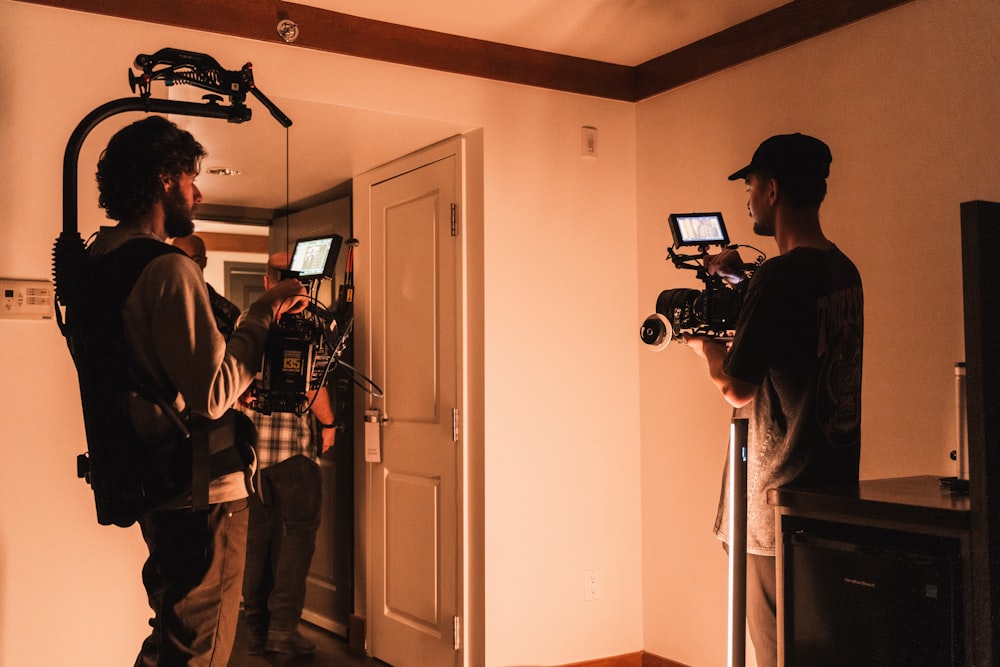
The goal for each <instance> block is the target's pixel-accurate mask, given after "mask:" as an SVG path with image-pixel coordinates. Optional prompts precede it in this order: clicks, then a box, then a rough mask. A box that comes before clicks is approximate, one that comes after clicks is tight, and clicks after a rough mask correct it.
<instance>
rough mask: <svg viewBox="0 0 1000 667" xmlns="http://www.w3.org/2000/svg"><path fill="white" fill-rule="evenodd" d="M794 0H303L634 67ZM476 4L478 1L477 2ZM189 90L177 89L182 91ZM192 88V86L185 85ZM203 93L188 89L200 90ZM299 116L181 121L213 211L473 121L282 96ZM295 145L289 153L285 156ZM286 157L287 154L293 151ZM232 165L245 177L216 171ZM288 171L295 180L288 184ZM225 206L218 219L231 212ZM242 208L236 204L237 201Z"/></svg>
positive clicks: (287, 197)
mask: <svg viewBox="0 0 1000 667" xmlns="http://www.w3.org/2000/svg"><path fill="white" fill-rule="evenodd" d="M785 2H787V0H569V1H567V0H478V1H477V2H476V3H475V4H474V5H473V6H474V7H475V9H474V10H472V9H469V8H468V6H463V7H460V10H456V4H455V2H454V0H421V1H420V2H401V1H400V0H300V3H299V4H303V5H308V6H312V7H316V8H318V9H322V10H326V11H334V12H341V13H344V14H349V15H352V16H358V17H362V18H365V19H372V20H375V21H384V22H388V23H392V24H395V25H403V26H407V27H411V28H420V29H424V30H433V31H436V32H442V33H447V34H453V35H459V36H462V37H469V38H473V39H478V40H484V41H489V42H497V43H502V44H509V45H511V46H517V47H521V48H527V49H535V50H540V51H545V52H548V53H557V54H561V55H567V56H573V57H578V58H586V59H590V60H597V61H602V62H609V63H615V64H619V65H627V66H634V65H638V64H640V63H643V62H646V61H648V60H651V59H653V58H655V57H657V56H659V55H662V54H663V53H666V52H669V51H673V50H675V49H677V48H679V47H681V46H684V45H685V44H688V43H691V42H695V41H697V40H699V39H702V38H704V37H706V36H708V35H712V34H714V33H717V32H720V31H722V30H724V29H725V28H728V27H730V26H733V25H736V24H739V23H741V22H743V21H746V20H747V19H750V18H752V17H753V16H756V15H758V14H762V13H764V12H766V11H768V10H770V9H773V8H775V7H777V6H779V5H781V4H784V3H785ZM471 4H472V3H470V5H471ZM178 90H179V89H175V91H178ZM182 94H183V93H182ZM200 95H201V92H200V91H195V92H194V93H193V94H191V95H188V97H189V98H190V99H194V100H196V99H198V98H199V97H200ZM273 101H274V102H275V103H276V104H277V106H278V107H279V108H280V109H281V110H282V111H283V112H284V113H285V114H286V115H287V116H289V117H290V118H291V119H292V120H293V125H292V127H291V128H290V129H289V130H288V131H287V141H288V147H287V151H286V147H285V141H286V131H285V129H284V128H282V127H281V126H280V125H279V124H278V123H277V122H273V121H272V119H271V118H270V117H269V116H266V115H264V109H262V108H260V107H259V105H256V104H255V102H254V101H253V100H252V98H251V100H250V102H249V104H250V105H251V107H254V106H256V107H257V108H256V109H255V113H256V114H257V115H256V117H255V120H254V121H253V122H254V125H255V126H256V127H255V128H254V133H253V137H254V141H253V142H250V143H248V142H247V141H246V131H245V128H243V127H241V126H238V125H237V126H233V125H229V124H226V123H221V122H219V121H217V120H210V119H200V118H185V119H179V120H178V122H180V123H181V124H182V125H184V126H186V127H187V128H188V129H189V130H190V131H191V132H192V133H193V134H194V135H195V136H196V137H198V138H199V139H200V140H201V141H202V143H204V144H205V145H206V148H207V150H208V152H209V157H208V158H207V159H206V161H205V164H204V165H203V169H202V176H201V177H200V178H199V180H198V185H199V187H200V188H201V189H202V191H203V194H204V197H205V201H206V203H209V204H212V206H206V207H204V209H206V210H210V211H213V212H215V211H218V207H220V206H221V207H227V208H228V207H237V206H238V207H251V208H260V209H272V210H273V209H283V208H285V206H286V203H287V204H289V205H291V208H292V209H296V208H299V207H300V206H301V202H302V201H303V200H308V199H310V198H314V197H315V196H316V195H317V194H318V193H323V192H325V191H328V190H329V189H330V188H331V187H333V186H336V185H339V184H341V183H343V182H345V181H348V180H349V179H351V178H352V177H353V176H354V175H356V174H358V173H362V172H363V171H365V170H368V169H371V168H373V167H376V166H379V165H381V164H384V163H386V162H388V161H391V160H392V159H394V158H396V157H399V156H402V155H405V154H407V153H410V152H412V151H415V150H418V149H419V148H422V147H424V146H427V145H429V144H431V143H434V142H436V141H440V140H442V139H445V138H447V137H449V136H453V135H455V134H457V133H460V132H464V131H467V130H468V129H471V128H465V127H461V126H456V125H454V124H449V123H443V122H436V121H432V120H427V119H419V118H413V117H409V116H397V115H393V114H385V113H377V112H372V111H362V110H358V109H350V108H346V107H334V106H330V105H324V104H317V103H311V102H303V101H301V100H289V99H274V100H273ZM286 152H287V155H286ZM286 157H287V160H286ZM214 167H232V168H237V169H239V170H240V171H241V174H240V175H239V176H215V175H212V174H210V173H209V170H210V169H212V168H214ZM286 170H287V176H288V178H287V182H286ZM226 213H229V212H223V215H221V216H216V217H227V216H226ZM232 213H238V211H233V212H232Z"/></svg>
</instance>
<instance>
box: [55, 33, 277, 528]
mask: <svg viewBox="0 0 1000 667" xmlns="http://www.w3.org/2000/svg"><path fill="white" fill-rule="evenodd" d="M135 67H136V68H138V69H139V70H141V74H139V75H135V74H134V73H133V72H132V71H131V70H130V71H129V83H130V85H131V88H132V91H133V92H135V91H136V89H138V91H139V96H138V97H131V98H121V99H117V100H113V101H111V102H108V103H106V104H104V105H102V106H99V107H97V108H96V109H94V110H93V111H91V112H90V113H89V114H87V115H86V116H85V117H84V118H83V120H81V121H80V122H79V123H78V124H77V126H76V128H75V129H74V130H73V133H72V134H71V135H70V138H69V141H68V143H67V145H66V151H65V153H64V156H63V202H62V212H63V225H62V227H63V228H62V233H61V234H60V235H59V237H58V238H57V239H56V241H55V246H54V249H53V266H52V272H53V283H54V286H55V295H56V309H55V318H56V322H57V324H58V325H59V331H60V333H62V335H63V336H64V337H65V338H66V345H67V347H68V348H69V352H70V356H71V357H72V358H73V364H74V366H75V367H76V370H77V376H78V380H79V384H80V397H81V403H82V407H83V418H84V426H85V429H86V436H87V449H88V451H87V453H86V454H81V455H80V456H78V457H77V475H78V476H79V477H82V478H84V479H86V481H87V482H88V483H89V484H90V485H91V487H92V489H93V491H94V500H95V504H96V507H97V519H98V522H99V523H101V524H104V525H109V524H115V525H119V526H128V525H131V524H132V523H134V522H135V520H136V518H137V517H138V515H139V514H141V513H142V512H143V511H145V510H146V509H148V508H149V507H152V506H153V505H154V504H155V503H156V502H158V501H160V500H163V499H164V496H163V494H165V493H169V494H176V493H179V490H180V489H181V488H182V486H183V478H184V475H183V474H181V471H180V470H179V469H175V468H176V466H174V467H172V468H171V470H170V473H169V474H166V475H165V474H163V470H161V469H159V468H158V471H159V472H158V473H157V474H156V475H147V474H146V473H147V472H148V470H147V466H148V464H149V461H150V459H151V458H152V457H153V456H161V455H162V456H169V457H171V460H172V461H174V462H176V461H178V460H181V459H178V458H177V456H176V455H177V454H178V453H179V452H180V453H184V452H186V454H185V455H186V456H188V458H189V459H190V464H189V465H188V468H189V473H188V475H189V476H188V478H187V479H188V480H189V488H190V489H191V493H192V498H193V500H194V502H195V503H196V504H201V503H203V502H206V503H207V493H208V480H207V475H208V473H209V471H210V469H211V467H212V465H214V464H212V463H211V461H210V458H211V456H214V455H215V454H213V453H212V449H211V447H212V445H210V444H209V441H210V440H211V437H210V436H209V431H210V430H211V429H214V428H216V427H217V426H219V425H220V424H221V427H222V428H230V427H233V420H231V419H227V418H223V419H221V420H216V422H214V423H213V425H211V426H208V427H205V426H204V425H202V424H201V422H200V421H199V422H198V423H197V424H196V419H195V418H194V417H192V416H185V415H182V414H181V413H179V412H178V411H177V410H176V408H174V406H173V404H172V403H170V402H169V401H168V400H167V399H166V398H165V397H164V396H161V395H160V392H159V391H154V390H152V389H151V387H150V385H149V383H148V382H147V381H146V378H144V377H142V373H140V372H139V371H138V369H137V368H135V367H133V364H131V363H130V362H129V361H128V360H127V359H126V360H124V361H123V360H122V359H121V355H120V354H118V351H120V350H121V349H122V345H120V344H116V343H115V341H116V339H115V338H114V336H110V337H109V336H108V335H107V333H108V332H107V330H106V329H105V328H102V327H99V326H97V325H96V324H95V322H96V321H97V320H100V319H101V317H100V314H101V313H102V312H104V310H103V308H104V306H105V305H107V304H104V303H103V302H101V290H99V289H95V288H94V287H93V286H92V281H91V280H90V276H91V272H92V269H93V267H92V266H90V262H88V248H87V244H86V243H84V241H83V238H82V237H81V236H80V232H79V228H78V211H77V207H78V200H77V194H78V193H77V182H78V170H79V165H78V162H79V158H80V150H81V147H82V146H83V142H84V140H85V139H86V138H87V136H88V135H89V134H90V132H91V130H93V129H94V127H96V126H97V125H98V124H99V123H100V122H101V121H103V120H106V119H107V118H109V117H111V116H113V115H115V114H119V113H123V112H126V111H141V112H147V113H148V112H155V113H161V114H174V115H184V116H200V117H206V118H220V119H223V118H224V119H226V120H227V121H229V122H231V123H243V122H246V121H248V120H250V117H251V110H250V109H249V108H247V106H246V104H245V102H246V97H247V95H248V94H250V95H253V96H254V97H255V98H256V99H257V100H259V101H260V102H261V103H262V104H263V105H264V106H265V107H266V108H267V109H268V110H269V111H270V112H271V115H272V116H274V118H275V119H277V121H278V122H279V123H280V124H281V125H283V126H284V127H289V126H290V125H291V124H292V121H291V120H289V119H288V117H287V116H285V114H283V113H282V112H281V111H280V110H279V109H278V108H277V106H275V105H274V104H273V103H272V102H271V101H270V100H268V99H267V98H266V97H265V96H264V95H263V93H261V92H260V91H259V90H258V89H257V87H256V85H255V84H254V81H253V73H252V70H251V65H250V63H247V64H246V65H244V66H243V68H242V69H240V70H236V71H229V70H225V69H223V68H222V67H221V66H220V65H219V63H218V62H216V61H215V59H213V58H211V57H209V56H206V55H204V54H200V53H190V52H187V51H180V50H177V49H161V50H160V51H157V52H156V53H154V54H153V55H143V54H140V55H139V56H137V57H136V59H135ZM153 81H164V82H165V83H166V85H174V84H184V83H186V84H190V85H194V86H197V87H199V88H203V89H205V90H208V91H210V93H211V94H209V95H206V96H205V97H204V99H205V100H206V102H205V103H204V104H198V103H195V102H184V101H178V100H166V99H155V98H152V97H150V88H151V84H152V82H153ZM223 97H228V98H229V102H230V104H229V105H225V104H221V102H222V100H223ZM157 245H159V244H157ZM144 252H145V251H143V252H139V253H135V254H136V256H137V258H138V259H142V260H144V261H148V258H146V257H145V254H144ZM133 259H135V258H133ZM133 263H135V264H136V266H138V263H136V262H133ZM142 266H144V264H142ZM127 268H128V271H126V270H123V271H122V272H121V273H122V275H123V276H124V275H125V274H127V273H129V271H132V270H133V269H135V266H131V265H130V266H129V267H127ZM140 270H141V269H140ZM120 277H121V276H120ZM112 301H113V299H112ZM112 329H113V328H112ZM109 348H115V350H111V349H109ZM128 391H138V393H139V394H140V395H142V396H144V397H146V398H147V399H148V400H150V401H153V402H155V403H156V404H158V405H159V406H160V408H161V409H162V410H163V413H164V415H165V417H166V418H167V419H168V420H170V421H171V422H172V423H173V425H174V426H175V428H176V436H177V439H178V440H177V442H180V443H183V444H184V446H183V447H178V446H174V444H171V443H174V440H171V441H170V443H168V444H169V450H170V451H169V453H164V452H165V451H166V450H165V449H164V448H163V447H161V448H160V449H159V450H158V451H159V454H155V455H154V454H153V453H152V452H151V451H150V447H149V446H148V443H140V442H139V440H138V437H137V435H136V433H135V432H134V428H133V426H132V424H131V422H130V420H129V419H128V417H127V416H126V415H125V414H124V413H123V410H122V398H123V396H124V394H125V393H126V392H128ZM227 414H228V413H227ZM202 421H203V420H202ZM236 431H239V429H238V428H236ZM224 440H226V441H227V442H228V441H230V440H232V441H234V442H235V441H236V440H240V437H239V435H238V433H237V434H235V435H234V437H233V438H228V437H227V438H224ZM234 450H235V448H234V447H232V446H229V447H226V448H224V449H223V450H222V451H219V452H216V453H217V454H225V453H227V452H228V453H232V452H233V451H234ZM162 456H161V458H162ZM182 458H183V457H182ZM225 465H228V462H227V463H225ZM234 469H235V468H234Z"/></svg>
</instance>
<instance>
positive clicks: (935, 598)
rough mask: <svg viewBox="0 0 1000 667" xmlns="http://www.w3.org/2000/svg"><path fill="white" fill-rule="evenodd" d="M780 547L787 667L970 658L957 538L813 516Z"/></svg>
mask: <svg viewBox="0 0 1000 667" xmlns="http://www.w3.org/2000/svg"><path fill="white" fill-rule="evenodd" d="M782 549H783V552H782V558H783V561H784V563H783V568H782V569H783V575H782V576H783V584H784V605H785V606H784V630H785V638H784V645H785V665H786V667H824V666H830V667H844V666H845V665H851V666H857V667H896V666H898V667H923V666H926V667H954V666H958V665H962V664H963V634H962V628H961V619H962V613H961V611H962V586H961V582H962V579H961V572H960V559H959V545H958V543H957V542H956V541H955V540H950V539H947V538H939V537H925V536H921V535H914V534H911V533H897V532H894V531H890V530H880V529H867V528H863V527H859V526H856V525H851V526H845V525H842V524H835V523H828V522H823V521H815V522H808V521H807V522H805V523H804V524H801V525H800V526H799V529H798V530H795V531H794V532H791V533H787V534H785V535H784V537H783V544H782Z"/></svg>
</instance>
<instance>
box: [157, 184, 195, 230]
mask: <svg viewBox="0 0 1000 667" xmlns="http://www.w3.org/2000/svg"><path fill="white" fill-rule="evenodd" d="M163 214H164V220H163V230H164V231H165V232H166V234H167V236H168V237H169V238H172V239H179V238H183V237H185V236H190V235H191V234H193V233H194V220H192V217H193V215H194V207H192V206H188V203H187V201H186V200H185V199H184V195H183V194H181V191H180V189H179V188H177V187H173V188H170V190H168V191H167V193H166V195H165V196H164V197H163Z"/></svg>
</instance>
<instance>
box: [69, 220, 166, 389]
mask: <svg viewBox="0 0 1000 667" xmlns="http://www.w3.org/2000/svg"><path fill="white" fill-rule="evenodd" d="M182 252H183V251H182V250H181V249H180V248H176V247H174V246H172V245H167V244H166V243H163V242H162V241H158V240H156V239H153V238H143V237H140V238H136V239H132V240H131V241H127V242H126V243H124V244H123V245H121V246H120V247H119V248H117V249H115V250H114V251H113V252H110V253H108V254H107V255H102V256H100V257H96V258H93V259H90V260H89V261H88V274H87V277H88V282H89V284H88V285H87V288H88V291H89V293H90V298H91V299H92V302H91V306H92V308H93V311H92V313H93V315H92V317H93V319H92V320H91V324H90V326H89V327H87V329H88V331H87V332H85V335H88V334H89V335H92V336H93V335H97V336H101V337H103V338H104V339H105V341H104V344H103V345H102V347H103V348H104V349H105V350H107V351H108V352H109V354H111V355H113V356H114V357H117V358H118V360H119V363H118V364H117V370H119V371H121V372H122V374H123V379H126V380H127V385H128V386H130V387H131V388H132V389H134V390H135V391H137V392H138V393H139V394H140V395H141V396H143V397H144V398H145V399H147V400H149V401H152V402H154V403H158V404H159V403H161V402H162V401H163V400H165V401H167V403H172V402H173V399H174V398H175V397H176V395H177V390H176V389H175V388H174V387H172V386H168V387H163V388H161V389H160V390H157V389H156V387H155V385H154V384H153V383H152V382H151V381H149V380H148V379H146V378H143V376H142V375H141V373H140V372H139V369H138V367H137V366H136V365H135V364H134V363H133V362H132V360H131V358H130V357H129V355H128V352H127V350H128V346H127V345H126V342H125V330H124V328H123V324H122V309H123V308H124V307H125V301H126V300H127V299H128V295H129V294H131V293H132V290H133V289H134V288H135V284H136V282H138V280H139V276H140V275H142V272H143V271H144V270H145V269H146V267H147V266H148V265H149V263H150V262H152V261H153V260H154V259H156V258H157V257H160V256H162V255H166V254H168V253H182Z"/></svg>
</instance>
